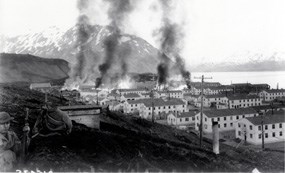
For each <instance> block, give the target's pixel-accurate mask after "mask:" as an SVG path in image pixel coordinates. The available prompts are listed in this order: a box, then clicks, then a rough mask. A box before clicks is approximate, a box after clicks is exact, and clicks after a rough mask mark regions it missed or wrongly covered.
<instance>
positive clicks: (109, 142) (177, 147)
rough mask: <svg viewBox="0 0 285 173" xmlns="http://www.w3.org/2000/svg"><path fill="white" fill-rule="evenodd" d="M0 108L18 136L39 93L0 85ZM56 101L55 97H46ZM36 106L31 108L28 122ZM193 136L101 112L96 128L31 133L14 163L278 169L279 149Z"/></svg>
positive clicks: (67, 167)
mask: <svg viewBox="0 0 285 173" xmlns="http://www.w3.org/2000/svg"><path fill="white" fill-rule="evenodd" d="M0 91H1V92H0V93H1V94H0V102H1V106H0V111H7V112H9V113H11V115H12V116H14V117H15V121H14V122H13V123H12V128H13V129H14V130H15V131H16V132H17V134H18V135H19V136H20V137H21V130H20V129H21V128H22V126H23V118H24V108H25V107H29V108H38V107H39V105H40V104H41V103H42V102H43V101H44V95H43V94H41V93H39V92H36V91H29V89H28V88H27V86H26V85H21V86H19V85H18V86H15V85H11V84H10V85H1V86H0ZM49 100H50V101H52V102H53V103H54V104H56V105H60V104H66V103H65V102H64V103H60V102H59V99H58V98H57V97H49ZM36 116H37V112H36V111H31V118H30V125H33V122H34V120H35V117H36ZM198 142H199V140H198V138H197V137H196V136H195V135H193V134H188V133H185V132H183V131H180V130H176V129H173V128H171V127H168V126H164V125H160V124H156V123H155V124H152V123H151V122H149V121H146V120H143V119H139V118H135V117H129V116H125V115H123V114H120V113H107V112H104V113H103V114H102V123H101V130H100V131H98V130H93V129H89V128H87V127H85V126H84V125H80V124H76V123H75V124H74V128H73V131H72V133H71V135H69V136H67V137H50V138H45V139H44V138H35V139H34V140H33V141H32V144H31V147H30V153H29V155H28V160H27V161H26V163H25V164H24V165H19V166H18V167H19V168H24V167H25V168H27V169H29V170H35V169H36V168H39V169H40V170H46V171H48V170H49V169H50V168H52V169H53V170H54V171H64V172H66V171H78V170H80V171H90V170H95V171H118V170H122V171H136V170H138V171H145V170H146V169H148V170H153V171H160V170H161V171H173V170H176V171H226V172H229V171H230V172H234V171H243V172H244V171H252V170H253V169H254V168H256V167H257V168H258V170H260V171H267V172H272V171H283V170H284V153H279V152H272V151H264V152H255V151H251V150H242V149H238V150H237V149H234V148H232V147H229V146H225V145H221V146H220V148H221V154H220V155H218V156H216V155H214V154H212V153H211V144H210V142H206V141H205V142H204V146H203V149H200V148H199V147H198V146H199V145H198Z"/></svg>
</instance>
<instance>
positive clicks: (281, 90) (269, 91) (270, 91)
mask: <svg viewBox="0 0 285 173" xmlns="http://www.w3.org/2000/svg"><path fill="white" fill-rule="evenodd" d="M265 92H268V93H281V92H285V90H284V89H279V90H277V89H271V90H265Z"/></svg>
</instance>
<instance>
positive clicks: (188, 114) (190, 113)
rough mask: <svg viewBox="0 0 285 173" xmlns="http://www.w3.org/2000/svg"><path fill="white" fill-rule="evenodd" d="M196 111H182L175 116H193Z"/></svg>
mask: <svg viewBox="0 0 285 173" xmlns="http://www.w3.org/2000/svg"><path fill="white" fill-rule="evenodd" d="M197 113H199V112H198V111H189V112H182V113H180V114H177V118H186V117H194V116H195V115H196V114H197Z"/></svg>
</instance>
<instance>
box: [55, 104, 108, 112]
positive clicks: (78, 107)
mask: <svg viewBox="0 0 285 173" xmlns="http://www.w3.org/2000/svg"><path fill="white" fill-rule="evenodd" d="M58 108H59V109H60V110H62V111H68V110H84V109H102V106H99V105H73V106H59V107H58Z"/></svg>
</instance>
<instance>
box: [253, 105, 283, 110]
mask: <svg viewBox="0 0 285 173" xmlns="http://www.w3.org/2000/svg"><path fill="white" fill-rule="evenodd" d="M251 108H253V109H255V110H256V111H260V110H271V109H272V108H273V109H276V108H285V105H273V106H272V107H271V105H260V106H252V107H251Z"/></svg>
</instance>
